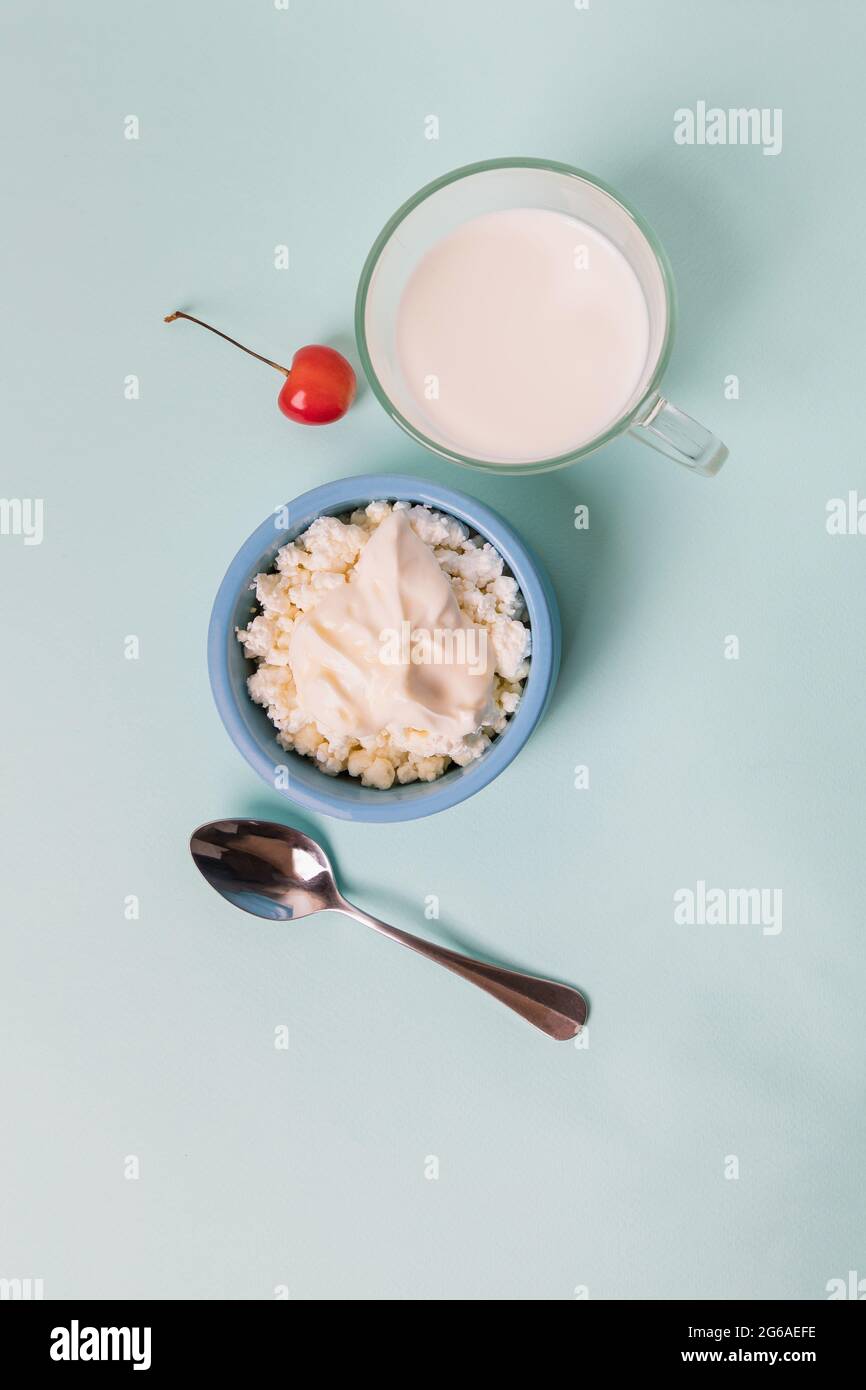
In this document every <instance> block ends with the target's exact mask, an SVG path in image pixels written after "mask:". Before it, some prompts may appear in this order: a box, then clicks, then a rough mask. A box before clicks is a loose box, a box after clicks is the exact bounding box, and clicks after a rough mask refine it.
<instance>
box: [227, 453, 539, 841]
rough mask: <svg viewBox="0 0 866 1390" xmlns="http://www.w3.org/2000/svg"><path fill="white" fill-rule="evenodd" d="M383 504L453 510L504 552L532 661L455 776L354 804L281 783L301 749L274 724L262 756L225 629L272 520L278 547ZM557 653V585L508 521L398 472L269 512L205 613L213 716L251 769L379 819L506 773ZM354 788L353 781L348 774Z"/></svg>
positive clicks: (350, 481) (405, 813)
mask: <svg viewBox="0 0 866 1390" xmlns="http://www.w3.org/2000/svg"><path fill="white" fill-rule="evenodd" d="M379 500H386V501H411V502H415V503H420V504H421V505H427V506H431V507H433V508H435V509H436V510H438V511H443V512H446V513H447V514H449V515H451V516H455V517H456V518H457V519H458V520H459V521H463V522H465V523H466V525H468V526H469V527H470V528H471V529H472V530H474V531H476V532H477V533H478V534H479V535H481V536H483V537H484V539H485V540H489V541H490V543H491V545H493V546H495V548H496V549H497V550H498V551H499V553H500V555H502V558H503V559H504V561H505V563H506V565H507V567H508V569H509V570H510V571H511V573H512V574H513V575H514V578H515V579H516V580H517V583H518V585H519V587H520V590H521V593H522V594H523V597H524V600H525V602H526V606H527V610H528V614H529V625H530V630H531V632H532V665H531V668H530V674H529V676H528V677H527V680H526V684H525V687H524V693H523V696H522V697H521V701H520V704H519V705H518V708H517V710H516V711H515V713H514V714H513V715H512V716H511V718H510V719H509V722H508V725H507V727H506V728H505V729H504V730H503V732H502V733H501V734H500V735H499V736H498V737H497V738H496V739H495V740H494V742H493V743H492V744H491V746H490V748H488V749H487V750H486V751H485V752H484V753H483V754H482V755H481V757H480V758H478V759H477V760H476V761H475V762H474V763H471V764H469V766H468V767H467V768H465V769H461V770H460V771H461V773H462V775H461V776H459V777H455V778H453V779H449V774H448V772H446V773H445V774H444V776H443V777H441V778H437V779H436V781H434V782H429V783H425V784H424V787H425V791H424V792H423V794H419V795H418V797H417V799H416V800H412V801H398V800H389V793H388V792H387V791H382V792H379V793H378V797H380V798H381V803H380V802H379V801H378V800H377V801H376V802H372V803H369V802H364V803H361V802H357V801H354V800H353V798H352V797H351V796H346V795H344V794H343V793H342V792H341V791H338V790H337V787H338V786H343V785H345V783H344V782H342V781H338V779H336V778H334V779H332V778H330V777H328V776H327V775H326V774H325V773H321V774H320V777H321V781H322V783H323V786H322V787H321V789H318V788H317V789H315V790H313V789H312V788H310V787H308V786H306V785H305V784H300V783H296V782H292V781H290V785H289V786H288V787H280V786H277V785H276V784H275V777H274V771H275V768H276V767H278V766H284V765H285V761H284V760H285V759H288V758H292V757H300V756H301V755H300V754H296V753H293V752H292V750H290V749H281V748H280V746H279V744H278V743H277V742H276V730H274V755H275V756H274V757H273V758H268V757H267V756H266V755H265V753H264V752H263V750H262V748H261V746H260V745H259V743H258V742H257V740H256V739H255V737H254V736H253V734H252V732H251V730H250V729H249V727H248V726H247V723H246V721H245V720H244V719H243V718H242V716H241V711H240V707H239V704H238V700H237V697H236V694H235V690H234V687H233V684H232V679H231V674H230V669H229V653H230V651H231V650H232V648H231V645H230V641H229V640H228V639H229V638H230V637H231V640H232V641H234V640H236V638H235V637H234V632H233V630H232V626H231V625H232V623H233V616H232V615H233V614H234V611H235V608H236V606H237V602H238V597H239V595H240V594H241V592H242V591H243V590H244V589H246V588H247V587H248V586H249V583H250V581H251V580H252V579H253V578H254V576H255V575H256V574H257V573H260V572H262V569H263V568H264V569H265V570H267V569H270V568H272V565H273V560H271V561H269V562H268V563H267V565H263V557H264V556H265V554H266V553H267V552H268V551H272V549H273V544H274V532H275V518H276V517H277V516H278V515H280V514H281V513H282V512H284V511H285V510H286V509H288V515H289V518H290V525H289V526H288V527H287V528H281V539H280V543H281V544H283V545H285V544H288V542H289V541H290V540H292V539H294V537H295V536H297V535H299V534H300V532H301V531H304V530H306V528H307V527H308V526H309V525H310V524H311V523H312V522H313V521H314V520H315V519H316V517H319V516H323V515H337V514H339V513H340V512H346V511H351V510H353V509H354V508H356V507H358V506H361V505H364V506H366V505H367V504H368V503H369V502H372V501H379ZM560 651H561V635H560V624H559V612H558V607H557V603H556V596H555V593H554V590H553V586H552V584H551V582H550V579H549V577H548V576H547V574H546V573H545V571H544V568H543V566H542V565H541V562H540V561H539V559H538V558H537V557H536V556H535V554H534V553H533V552H532V550H531V549H530V547H529V546H527V544H526V542H525V541H523V540H522V539H521V538H520V537H519V536H518V535H517V533H516V532H515V531H514V529H513V528H512V527H511V525H510V524H509V523H508V522H507V521H505V520H504V518H502V517H501V516H499V514H498V513H497V512H495V511H493V510H492V509H491V508H490V507H487V506H486V505H485V504H484V503H482V502H479V501H478V500H477V498H475V497H472V496H470V495H469V494H467V493H463V492H458V491H457V490H456V489H454V488H450V487H447V486H445V485H442V484H439V483H432V482H429V481H428V480H426V479H424V478H415V477H412V476H411V475H408V474H400V473H367V474H358V475H356V476H354V477H346V478H338V479H335V480H334V481H333V482H329V483H324V484H322V485H321V486H319V487H315V488H312V489H311V490H310V491H308V492H304V493H301V494H300V495H299V496H298V497H296V498H294V499H293V500H292V501H291V502H289V503H286V504H285V505H284V507H277V508H275V509H274V511H273V512H272V513H271V515H270V516H269V517H267V518H266V519H265V521H263V522H262V523H261V525H259V526H257V527H256V529H255V530H254V531H253V532H252V533H251V535H249V536H248V537H247V539H246V540H245V541H244V543H243V545H242V546H241V547H240V549H239V550H238V551H237V553H236V555H235V556H234V558H233V560H232V561H231V563H230V564H229V567H228V569H227V570H226V573H225V575H224V577H223V579H222V582H221V583H220V586H219V589H218V590H217V594H216V598H215V599H214V603H213V607H212V609H211V615H210V623H209V627H208V640H207V661H208V674H209V677H210V686H211V692H212V694H213V698H214V703H215V704H216V708H217V712H218V714H219V716H220V719H221V720H222V723H223V725H224V727H225V729H226V731H227V733H228V735H229V737H230V739H231V740H232V742H233V743H234V745H235V747H236V748H237V749H238V751H239V752H240V753H241V755H242V756H243V757H244V758H245V760H246V761H247V762H248V763H249V765H250V766H251V767H252V768H253V770H254V771H255V772H257V773H258V774H259V776H260V777H261V778H262V779H263V780H264V781H265V782H267V784H268V785H269V786H270V787H271V789H272V790H273V791H275V792H277V793H278V794H279V795H281V796H284V797H286V798H287V800H289V801H291V802H293V803H294V804H295V805H297V806H299V807H301V808H303V809H304V810H306V811H312V812H315V813H320V814H324V815H328V816H332V817H335V818H337V819H343V820H351V821H358V822H362V821H366V822H370V823H376V824H383V823H391V822H399V821H406V820H416V819H420V818H422V817H424V816H430V815H434V814H436V813H437V812H439V811H444V810H447V809H448V808H449V807H451V806H456V805H459V803H460V802H462V801H465V800H466V799H467V798H468V797H470V796H474V795H475V793H476V792H479V791H481V790H482V788H484V787H486V786H488V785H489V784H490V783H491V782H492V781H493V780H494V779H495V778H496V777H498V776H499V775H500V773H502V772H504V771H505V769H506V767H508V766H509V764H510V763H511V762H513V760H514V758H516V757H517V754H518V753H519V752H520V751H521V749H522V748H523V746H524V744H525V743H526V742H527V740H528V739H529V737H530V735H531V734H532V732H533V730H534V729H535V727H536V726H537V724H538V723H539V721H540V719H541V717H542V715H543V714H544V711H545V709H546V707H547V704H548V701H549V699H550V696H551V694H552V692H553V687H554V685H555V683H556V677H557V675H558V672H559V661H560ZM247 698H249V697H247ZM250 703H252V702H250ZM307 761H309V759H308V760H307ZM449 771H451V769H449ZM351 785H357V783H356V782H355V781H354V779H353V782H352V783H351Z"/></svg>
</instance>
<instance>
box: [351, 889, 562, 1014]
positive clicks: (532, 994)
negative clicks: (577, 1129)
mask: <svg viewBox="0 0 866 1390" xmlns="http://www.w3.org/2000/svg"><path fill="white" fill-rule="evenodd" d="M338 911H340V912H344V913H345V914H346V915H347V916H348V917H354V918H355V919H356V920H357V921H359V922H363V923H364V925H365V926H367V927H372V929H373V931H377V932H379V933H380V934H381V935H382V936H387V937H390V939H391V940H392V941H397V942H399V943H400V945H401V946H408V948H409V950H410V951H417V953H418V955H419V956H426V957H427V959H428V960H433V961H436V963H437V965H444V966H445V969H446V970H451V971H453V973H454V974H455V975H460V976H461V978H462V979H464V980H468V981H469V983H470V984H472V985H477V986H478V988H479V989H483V990H485V991H486V993H487V994H492V995H493V997H494V999H498V1000H499V1001H500V1003H502V1004H505V1005H507V1007H508V1008H509V1009H513V1010H514V1012H515V1013H516V1014H520V1016H521V1018H525V1019H526V1021H527V1023H532V1024H534V1025H535V1027H536V1028H540V1029H541V1031H542V1033H547V1035H548V1037H551V1038H557V1039H558V1040H563V1039H566V1038H573V1037H575V1036H576V1034H577V1033H579V1032H580V1030H581V1028H582V1027H583V1025H584V1023H585V1022H586V1015H587V1005H586V1000H585V999H584V997H583V995H582V994H579V993H578V992H577V990H576V989H571V987H570V986H569V985H560V984H557V983H556V981H555V980H542V979H539V978H538V976H536V975H523V974H521V973H520V972H519V971H517V970H504V969H503V968H502V967H501V966H499V965H488V964H487V963H486V962H485V961H481V960H473V959H472V957H471V956H461V955H460V954H459V953H458V952H457V951H449V950H448V949H447V947H445V946H436V945H434V943H433V942H432V941H424V940H422V938H421V937H419V936H410V934H409V932H405V931H399V930H398V928H397V927H389V926H388V924H387V922H380V921H379V919H378V917H371V916H370V914H369V913H368V912H362V911H361V909H360V908H358V907H355V906H353V904H352V903H349V902H346V901H345V899H344V900H343V902H342V904H341V905H340V907H339V908H338Z"/></svg>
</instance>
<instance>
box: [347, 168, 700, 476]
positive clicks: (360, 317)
mask: <svg viewBox="0 0 866 1390" xmlns="http://www.w3.org/2000/svg"><path fill="white" fill-rule="evenodd" d="M495 169H539V170H544V171H547V172H550V173H554V174H565V175H566V176H568V177H570V178H575V179H579V180H580V181H581V182H583V183H589V184H592V185H593V187H595V188H598V189H600V190H601V192H602V193H605V194H606V195H607V196H608V197H609V198H611V199H612V200H613V202H615V203H616V204H617V205H618V206H619V207H620V208H622V210H623V212H624V213H625V214H626V216H627V217H629V218H630V219H631V221H632V222H634V224H635V226H636V227H637V229H638V231H639V232H640V233H641V235H642V236H643V238H644V240H645V241H646V242H647V244H648V245H649V248H650V250H651V251H652V253H653V256H654V257H655V260H656V263H657V265H658V267H659V270H660V272H661V277H662V284H663V286H664V291H665V306H666V323H665V332H664V338H663V340H662V344H661V348H660V350H659V353H658V356H657V358H656V362H655V365H654V367H653V371H652V374H651V376H650V379H649V381H648V383H647V386H646V389H645V390H644V391H643V392H642V394H641V397H640V400H638V401H637V402H636V403H635V405H634V406H633V407H632V408H631V409H630V410H628V411H626V412H625V413H624V414H623V415H621V416H619V418H618V419H617V420H616V421H615V422H614V423H613V424H612V425H609V426H608V428H607V429H606V430H605V431H604V433H603V434H599V435H596V436H595V438H594V439H591V440H589V441H588V442H587V443H586V444H582V445H581V446H580V447H579V448H577V449H571V450H569V452H568V453H567V454H559V455H558V456H557V457H555V458H548V459H533V460H528V461H526V462H523V463H520V462H518V463H496V462H494V461H492V460H489V459H480V458H476V457H473V456H472V455H471V454H461V453H459V452H458V451H457V450H456V449H451V448H449V447H448V445H446V444H442V443H440V442H439V441H438V440H435V439H430V438H429V436H428V435H426V434H424V433H423V432H422V431H421V430H419V429H418V427H417V425H413V424H412V422H411V420H408V419H407V418H406V416H405V415H403V414H402V413H401V412H400V411H399V410H398V409H397V407H396V405H395V404H394V402H393V401H392V400H391V398H390V396H389V395H388V393H387V391H386V390H385V388H384V386H383V385H382V383H381V381H380V380H379V376H378V373H377V372H376V369H375V367H374V365H373V359H372V356H371V354H370V350H369V347H368V345H367V329H366V313H367V298H368V294H369V290H370V285H371V282H372V279H373V275H374V272H375V270H376V266H377V265H378V263H379V260H380V258H381V255H382V252H383V251H384V249H385V247H386V246H387V244H388V242H389V241H390V240H391V238H392V236H393V235H394V233H395V231H396V230H397V228H398V227H399V226H400V224H401V223H402V222H404V221H405V220H406V218H407V217H408V216H409V214H410V213H411V212H414V210H415V208H417V207H419V206H420V204H421V203H423V202H426V200H427V199H428V198H430V197H432V195H433V194H434V193H438V192H439V191H440V190H441V189H443V188H447V187H448V185H449V184H452V183H457V182H458V181H459V180H461V179H466V178H471V177H473V176H474V175H476V174H486V173H489V172H491V171H492V170H495ZM676 319H677V303H676V288H675V285H674V277H673V271H672V269H671V265H670V262H669V261H668V258H667V254H666V253H665V250H664V247H663V246H662V244H661V242H660V241H659V239H658V237H657V236H656V234H655V232H654V231H653V229H652V227H651V226H650V225H649V223H648V222H647V221H646V219H645V218H644V217H643V216H642V215H641V213H639V212H638V210H637V208H634V207H632V206H631V204H630V203H628V202H627V200H626V199H625V198H623V197H622V195H621V194H620V193H618V192H617V191H616V190H615V189H614V188H611V187H610V185H609V184H606V183H605V182H604V181H603V180H602V179H599V178H597V177H596V176H595V174H590V173H588V172H587V171H586V170H585V169H578V168H577V167H576V166H575V165H573V164H563V163H561V162H560V161H558V160H554V159H533V158H530V157H522V156H512V157H505V158H502V159H484V160H479V161H477V162H476V163H473V164H462V165H460V167H459V168H457V169H452V170H451V171H450V172H449V173H447V174H441V175H440V176H439V178H437V179H432V180H431V182H430V183H426V184H424V186H423V188H419V189H418V191H417V192H416V193H414V194H413V195H412V196H411V198H407V199H406V201H405V202H404V203H402V204H401V205H400V207H398V208H397V210H396V212H394V213H392V215H391V216H390V217H389V218H388V221H387V222H386V223H385V225H384V227H383V228H382V230H381V231H380V233H379V235H378V236H377V237H376V240H375V241H374V242H373V245H372V246H371V247H370V250H369V252H368V254H367V258H366V260H365V262H364V265H363V268H362V270H361V275H360V278H359V280H358V289H357V293H356V295H355V338H356V341H357V344H358V353H359V356H360V358H361V365H362V367H363V368H364V375H365V376H366V378H367V381H368V382H369V384H370V389H371V390H372V392H373V394H374V396H375V397H376V398H377V400H378V401H379V404H380V405H381V406H382V407H383V409H384V410H385V411H386V413H387V414H388V415H390V416H391V419H392V420H394V421H396V423H397V424H398V425H400V427H401V428H402V429H403V430H405V431H406V433H407V434H408V435H410V436H411V437H412V438H413V439H415V440H417V442H418V443H419V444H423V445H424V447H425V448H427V449H430V450H432V452H433V453H434V454H438V455H439V456H440V457H441V458H447V459H450V460H451V462H452V463H459V464H462V465H463V466H464V467H465V468H476V469H480V470H481V471H482V472H486V473H515V474H526V473H548V472H550V471H552V470H553V469H555V468H565V467H566V466H567V465H568V464H570V463H576V462H577V460H578V459H582V458H585V457H586V456H587V454H592V453H594V452H595V450H596V449H600V448H601V447H602V446H603V445H604V444H607V443H609V442H610V440H612V439H615V438H616V436H617V435H619V434H622V433H623V432H624V431H625V430H627V429H628V428H629V427H630V426H631V425H633V424H634V423H635V421H636V420H637V419H638V417H639V415H640V414H641V412H642V410H643V409H644V407H645V406H646V405H647V403H648V402H649V401H650V399H651V398H652V397H653V395H654V394H655V393H656V392H657V390H658V385H659V382H660V381H661V379H662V377H663V375H664V373H665V370H666V369H667V365H668V362H669V361H670V356H671V351H672V349H673V341H674V333H675V329H676Z"/></svg>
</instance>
